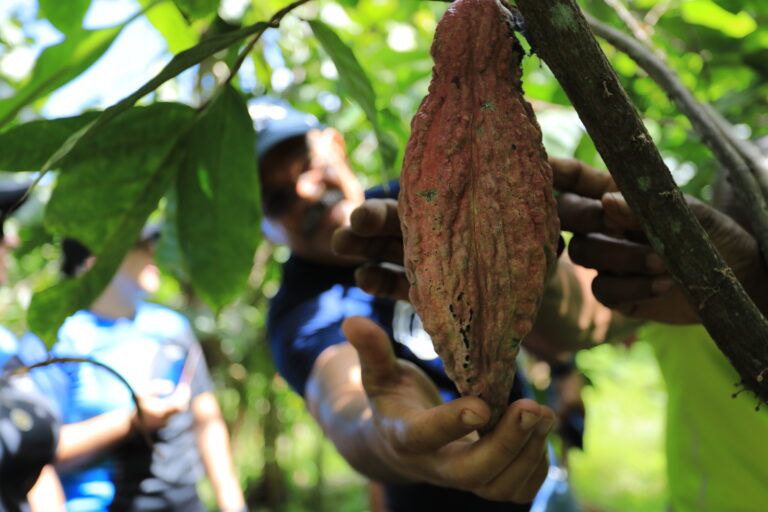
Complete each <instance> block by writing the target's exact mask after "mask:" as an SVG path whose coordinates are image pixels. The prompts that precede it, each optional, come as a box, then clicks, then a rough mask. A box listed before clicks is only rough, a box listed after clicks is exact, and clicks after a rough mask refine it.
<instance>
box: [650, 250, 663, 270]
mask: <svg viewBox="0 0 768 512" xmlns="http://www.w3.org/2000/svg"><path fill="white" fill-rule="evenodd" d="M645 266H646V267H647V268H648V270H649V271H651V272H664V271H665V270H666V269H667V267H666V266H665V265H664V260H662V259H661V256H659V255H658V254H656V253H655V252H651V253H648V255H647V256H646V257H645Z"/></svg>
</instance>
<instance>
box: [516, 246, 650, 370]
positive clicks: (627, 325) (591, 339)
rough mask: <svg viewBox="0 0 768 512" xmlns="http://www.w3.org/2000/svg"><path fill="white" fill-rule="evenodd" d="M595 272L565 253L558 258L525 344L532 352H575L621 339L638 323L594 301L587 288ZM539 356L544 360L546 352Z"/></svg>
mask: <svg viewBox="0 0 768 512" xmlns="http://www.w3.org/2000/svg"><path fill="white" fill-rule="evenodd" d="M595 274H596V273H595V272H594V271H592V270H589V269H586V268H583V267H578V266H576V265H574V264H573V263H571V261H570V260H569V259H568V258H567V256H566V255H563V256H562V257H561V258H560V260H559V261H558V266H557V269H556V273H555V275H554V276H553V277H552V279H551V280H550V281H549V283H548V285H547V288H546V290H545V293H544V297H543V298H542V303H541V307H540V309H539V314H538V316H537V318H536V323H535V324H534V326H533V330H532V332H531V334H530V335H529V336H528V337H527V338H526V345H531V346H532V348H533V350H534V351H535V352H540V351H542V350H545V349H544V348H543V347H548V348H547V349H546V350H548V351H551V352H554V353H555V354H556V353H559V352H562V351H576V350H579V349H583V348H589V347H592V346H594V345H597V344H600V343H605V342H609V343H612V342H618V341H622V340H624V339H626V338H627V337H629V336H630V335H631V334H632V333H633V332H634V331H635V330H636V329H637V328H638V327H639V326H640V325H641V322H639V321H637V320H633V319H629V318H627V317H625V316H623V315H621V314H620V313H617V312H616V311H612V310H611V309H609V308H607V307H606V306H604V305H602V304H600V302H598V301H597V299H596V298H595V296H594V295H593V294H592V289H591V283H592V279H593V278H594V276H595ZM537 347H540V348H539V349H537ZM539 355H541V356H543V357H544V358H545V359H547V358H548V355H549V354H547V353H540V354H539Z"/></svg>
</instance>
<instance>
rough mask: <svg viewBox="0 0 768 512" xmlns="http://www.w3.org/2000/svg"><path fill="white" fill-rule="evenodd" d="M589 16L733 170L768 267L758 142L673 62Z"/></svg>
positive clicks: (767, 211)
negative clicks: (696, 91)
mask: <svg viewBox="0 0 768 512" xmlns="http://www.w3.org/2000/svg"><path fill="white" fill-rule="evenodd" d="M586 19H587V22H588V23H589V26H590V27H591V28H592V30H593V31H594V32H595V34H597V35H598V36H600V37H602V38H603V39H605V40H606V41H608V42H609V43H610V44H612V45H613V46H615V47H616V48H618V49H619V50H621V51H623V52H624V53H626V54H627V55H628V56H629V57H630V58H632V60H634V61H635V62H636V63H637V64H638V65H639V66H640V67H641V68H642V69H644V70H645V71H646V72H647V73H648V75H649V76H650V77H651V78H652V79H653V80H654V81H655V82H656V83H657V84H659V86H660V87H661V88H662V89H664V91H666V93H667V94H668V95H669V97H670V98H671V99H672V101H674V102H675V104H676V105H677V107H678V108H679V109H680V111H681V112H682V113H683V114H684V115H685V116H686V117H687V118H688V119H689V120H690V121H691V125H692V126H693V128H694V130H696V132H697V133H698V134H699V135H700V136H701V138H702V140H703V141H704V143H705V144H706V145H707V146H708V147H709V149H710V150H711V151H712V153H713V154H714V155H715V157H716V158H717V159H718V161H719V162H720V163H721V164H722V165H723V166H724V167H725V168H726V169H728V170H729V174H730V178H731V182H732V183H733V185H734V189H735V191H736V194H737V195H738V198H739V201H740V202H741V204H742V205H743V206H744V208H745V210H746V212H747V214H748V216H749V218H750V222H751V225H752V230H753V232H754V234H755V238H756V239H757V241H758V243H759V245H760V249H761V254H762V256H763V262H764V264H765V265H766V267H768V205H766V197H768V183H766V180H767V179H768V166H767V165H765V163H764V158H763V157H762V155H761V153H760V150H759V149H758V148H757V146H755V145H754V144H752V143H750V142H747V141H743V140H740V139H738V138H737V137H736V136H735V135H734V133H733V132H734V129H733V126H731V125H730V123H728V121H726V120H725V119H723V118H722V117H721V116H720V115H719V114H717V113H716V112H715V111H714V109H712V108H711V107H710V106H709V105H707V104H702V103H699V102H698V101H697V100H696V98H694V97H693V94H691V91H689V90H688V88H687V87H685V85H683V83H682V82H681V81H680V79H679V78H678V77H677V75H676V74H675V73H674V72H673V71H672V70H671V69H670V68H669V66H667V64H666V63H664V62H663V61H662V60H661V59H660V58H658V57H657V56H656V55H654V54H653V53H652V52H651V51H649V50H648V49H646V48H645V47H644V46H643V45H642V44H640V43H639V42H638V41H636V40H635V39H633V38H631V37H630V36H628V35H626V34H624V33H623V32H621V31H620V30H617V29H615V28H613V27H611V26H609V25H606V24H604V23H602V22H600V21H598V20H596V19H594V18H592V17H591V16H586ZM761 178H762V179H761Z"/></svg>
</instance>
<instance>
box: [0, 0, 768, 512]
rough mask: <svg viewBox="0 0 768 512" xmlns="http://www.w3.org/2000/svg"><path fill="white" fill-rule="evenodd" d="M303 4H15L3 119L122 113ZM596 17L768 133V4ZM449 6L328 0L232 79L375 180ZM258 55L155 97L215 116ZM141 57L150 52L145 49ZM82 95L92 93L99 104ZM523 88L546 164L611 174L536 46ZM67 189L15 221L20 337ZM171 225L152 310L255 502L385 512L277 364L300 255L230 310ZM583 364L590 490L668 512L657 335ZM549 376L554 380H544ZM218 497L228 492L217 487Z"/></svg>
mask: <svg viewBox="0 0 768 512" xmlns="http://www.w3.org/2000/svg"><path fill="white" fill-rule="evenodd" d="M287 3H288V2H287V1H286V0H221V1H218V0H175V1H171V0H166V1H150V0H78V1H68V2H60V1H58V0H39V1H38V2H34V1H23V0H20V1H17V2H10V3H9V4H8V5H7V6H6V7H4V9H5V12H4V14H5V15H4V16H0V117H4V119H5V120H6V121H7V124H6V126H5V128H4V129H8V128H11V127H13V126H14V125H17V124H19V123H23V122H26V121H30V120H34V119H39V118H46V117H48V118H50V117H57V116H61V115H72V114H77V113H79V112H82V111H84V110H88V109H103V108H106V107H108V106H110V105H112V104H114V103H115V102H116V101H117V100H119V99H121V98H122V97H123V96H126V95H127V94H128V93H129V92H132V91H133V90H134V89H136V88H137V87H138V86H139V85H141V84H142V83H144V82H146V81H147V80H148V79H149V78H151V77H152V76H153V75H154V74H155V73H157V72H158V71H159V69H160V67H161V66H162V65H164V64H165V63H167V62H168V60H169V59H170V57H171V56H172V55H173V54H177V53H179V52H181V51H183V50H185V49H187V48H190V47H192V46H194V45H195V44H197V43H198V42H199V41H200V40H201V39H205V38H210V37H212V36H214V35H216V34H222V33H226V32H231V31H233V30H235V29H237V28H239V27H241V26H246V25H250V24H253V23H256V22H258V21H266V20H268V19H269V18H270V17H271V16H272V15H273V14H274V13H275V12H276V11H278V10H279V9H280V8H282V7H284V6H285V5H286V4H287ZM64 4H66V8H65V9H62V6H63V5H64ZM580 4H581V5H582V7H583V8H584V9H585V10H586V11H588V12H589V13H591V14H592V15H593V16H595V17H596V18H598V19H600V20H602V21H604V22H607V23H609V24H611V25H613V26H614V27H617V28H620V29H622V30H624V31H625V32H627V33H632V34H633V35H635V36H636V37H639V38H641V39H643V40H644V41H645V42H646V43H647V44H648V46H649V47H650V48H652V49H653V51H654V52H656V53H657V54H658V55H661V56H663V58H664V59H665V60H666V61H667V62H668V64H669V65H670V66H671V67H672V69H674V70H675V71H676V72H677V73H678V75H679V77H680V79H681V80H682V81H683V83H685V84H686V85H687V86H688V87H689V88H690V89H691V90H692V91H693V92H694V95H695V96H696V97H697V98H698V99H699V100H700V101H704V102H708V103H710V104H711V105H712V106H714V108H715V109H716V110H717V111H719V112H720V113H721V114H723V115H724V116H725V117H726V118H727V119H728V120H730V121H731V122H732V123H733V124H734V125H736V127H737V130H738V132H739V135H740V136H741V137H743V138H757V137H759V136H762V135H765V134H766V133H768V109H766V102H768V3H765V2H763V1H762V0H658V1H657V0H582V1H581V2H580ZM446 8H447V5H446V4H444V3H439V2H426V1H419V0H338V1H331V0H312V1H310V2H308V3H306V4H305V5H303V6H301V7H300V8H298V9H295V10H294V11H293V12H292V13H291V14H289V15H287V16H286V17H285V18H284V19H283V20H282V22H281V23H280V26H279V28H278V29H268V30H267V31H266V32H265V33H264V34H263V36H262V37H261V39H260V41H259V42H258V44H256V46H255V48H254V49H253V51H251V52H250V54H249V55H248V57H247V59H246V61H245V62H244V64H243V66H242V68H241V69H240V71H239V73H238V75H237V77H236V78H235V80H234V83H235V84H236V86H237V87H238V88H239V90H240V91H241V92H243V94H244V95H245V97H246V99H248V98H254V97H258V96H261V95H263V94H273V95H277V96H281V97H284V98H286V99H287V100H289V101H290V102H292V103H293V104H294V105H295V106H296V107H297V108H300V109H303V110H306V111H308V112H312V113H313V114H315V115H316V116H317V117H318V118H319V119H320V120H321V121H323V122H324V123H327V124H329V125H332V126H335V127H337V128H339V129H340V130H341V131H342V132H343V133H344V135H345V138H346V143H347V146H348V150H349V154H350V157H351V160H352V164H353V167H354V168H355V170H356V171H357V173H358V175H359V176H360V177H361V179H362V180H363V181H364V183H365V184H366V185H374V184H377V183H379V182H381V181H382V180H383V179H385V178H394V177H396V176H397V174H398V172H399V171H398V170H399V166H400V162H401V159H402V153H403V149H404V147H405V143H406V141H407V137H408V134H409V122H410V119H411V117H412V116H413V114H414V112H415V111H416V108H417V106H418V104H419V102H420V101H421V99H422V97H423V96H424V94H425V92H426V89H427V86H428V83H429V79H430V74H431V66H432V61H431V59H430V57H429V47H430V44H431V41H432V36H433V33H434V28H435V25H436V23H437V20H438V19H439V17H440V15H441V14H442V12H443V11H444V10H445V9H446ZM142 9H144V10H142ZM104 10H109V11H110V12H112V13H113V14H114V13H115V12H117V13H122V14H118V15H116V16H118V18H119V19H118V20H116V21H115V19H114V18H115V16H113V17H112V18H113V20H112V21H111V22H109V23H106V24H105V25H102V26H93V25H94V24H95V25H98V20H97V21H96V22H93V21H90V22H88V20H89V19H91V20H92V19H93V18H94V16H92V15H93V13H94V12H96V11H98V12H103V11H104ZM89 16H90V18H89ZM120 16H122V17H120ZM84 20H85V21H86V22H87V23H86V25H88V24H89V23H90V26H88V27H87V30H86V29H84V28H83V23H84ZM309 20H320V21H321V22H322V23H324V24H325V25H326V26H327V27H330V29H331V30H332V31H333V32H334V33H335V34H336V35H337V36H338V38H340V40H341V41H342V42H343V43H345V44H346V45H347V46H348V47H349V48H351V49H352V51H353V52H354V55H355V56H356V57H357V60H358V62H359V63H360V65H361V66H362V69H363V70H364V72H365V74H366V75H367V77H368V78H369V80H370V83H371V86H372V90H373V92H374V93H375V106H376V110H377V112H376V113H375V116H376V124H378V132H379V133H378V137H377V133H376V132H377V126H376V125H375V124H374V123H372V122H371V119H370V115H367V113H366V111H365V109H364V108H362V107H361V104H360V103H358V102H357V101H354V98H355V91H352V90H350V81H349V80H345V78H349V74H348V73H350V71H349V69H347V68H344V69H338V68H337V67H336V66H335V65H334V60H333V58H332V55H329V53H327V49H326V48H325V47H324V46H323V45H322V44H321V43H320V42H319V40H318V39H317V38H316V37H315V35H314V33H313V28H312V27H311V26H310V24H309V22H308V21H309ZM140 23H144V24H146V26H148V27H151V28H150V30H151V31H153V35H152V37H155V38H156V39H157V40H158V41H160V42H161V45H160V51H156V52H154V53H147V54H146V55H141V54H140V55H138V58H137V59H134V61H136V62H138V63H139V64H138V65H136V64H133V65H131V64H130V63H129V62H128V61H127V60H126V59H125V57H124V54H123V56H121V55H120V54H118V50H117V47H118V44H117V43H119V42H120V40H121V38H128V34H129V32H130V31H131V30H132V27H133V26H134V25H136V24H140ZM132 37H135V35H133V36H132ZM113 41H117V42H113ZM128 44H129V46H130V44H131V43H130V42H129V43H128ZM243 44H244V42H240V43H237V44H234V45H232V46H231V47H229V48H228V49H226V50H223V51H221V52H219V53H216V54H215V55H214V56H213V57H210V58H207V59H205V60H204V61H203V62H202V63H201V64H200V65H198V66H195V67H194V68H192V70H190V71H188V72H185V73H182V74H181V75H179V76H178V77H177V78H176V79H174V80H171V81H169V82H167V83H165V84H164V85H162V86H160V87H159V88H157V89H156V90H155V91H154V92H152V93H151V94H149V95H147V96H146V97H144V98H143V99H142V100H141V101H140V104H149V103H153V102H156V101H180V102H183V103H187V104H189V105H191V106H193V107H197V106H199V105H200V104H201V103H203V102H204V101H206V100H207V99H209V98H210V96H211V94H212V92H213V91H214V90H215V88H216V86H217V85H218V84H220V83H221V82H222V80H224V79H225V78H226V76H227V74H228V69H229V67H230V66H232V64H233V62H234V61H235V58H236V56H237V54H238V52H240V51H242V48H243ZM602 44H603V48H604V51H605V52H606V54H607V55H608V57H609V58H610V60H611V63H612V64H613V66H614V68H615V69H616V71H617V73H618V74H619V77H620V79H621V81H622V83H623V84H624V86H625V88H626V90H627V92H628V93H629V94H630V96H631V98H632V100H633V101H634V103H635V105H636V106H637V108H638V110H639V111H640V112H641V114H642V115H643V117H644V119H645V121H646V123H647V125H648V127H649V130H650V132H651V134H652V135H653V137H654V140H655V142H656V144H657V146H658V147H659V149H660V150H661V152H662V154H663V156H664V157H665V159H666V161H667V163H668V165H669V167H670V169H671V170H672V172H673V174H674V177H675V179H676V180H677V182H678V184H679V185H680V186H681V187H682V188H683V190H684V191H685V192H687V193H690V194H693V195H696V196H698V197H700V198H703V199H705V200H708V199H710V198H711V195H712V186H711V185H712V181H713V178H714V175H715V172H716V170H717V164H716V163H715V162H714V160H713V158H712V156H711V155H710V153H709V151H708V150H707V149H706V148H705V146H704V145H703V144H702V143H701V141H700V140H699V138H698V137H697V136H696V135H695V134H694V133H693V132H692V130H691V125H690V123H689V122H688V120H687V119H686V118H685V117H684V116H682V115H681V114H680V113H679V112H678V110H677V109H676V107H675V106H674V105H673V104H672V102H671V101H670V99H669V98H668V96H667V94H666V93H665V92H664V91H663V90H661V89H660V88H659V87H658V86H657V85H656V84H655V83H654V82H653V81H652V80H651V79H650V78H649V77H648V76H647V75H646V74H645V73H644V72H643V70H641V69H640V68H638V66H637V65H636V64H635V62H633V61H632V60H631V59H630V58H628V57H627V56H626V55H624V54H622V53H621V52H618V51H616V50H615V49H614V48H612V47H611V46H610V45H608V44H606V43H602ZM46 48H48V50H45V49H46ZM141 48H142V46H141V44H136V46H135V52H140V50H141ZM54 50H55V51H54ZM331 50H332V49H331ZM134 57H136V55H134ZM121 59H122V60H121ZM110 63H111V64H110ZM110 65H111V66H112V67H111V68H110V67H109V66H110ZM121 65H123V66H126V67H128V71H129V72H130V75H123V76H128V78H124V79H120V78H117V77H114V76H110V74H109V71H106V72H102V73H101V75H94V74H93V73H94V71H93V70H94V69H96V68H98V69H108V70H110V69H111V70H115V69H117V68H118V67H119V66H121ZM573 65H575V66H578V65H579V63H578V62H574V63H573ZM131 66H134V67H131ZM80 75H82V76H80ZM78 76H80V78H78ZM73 80H74V82H79V83H81V88H80V89H79V92H76V93H75V92H72V91H71V89H70V90H69V92H67V91H68V90H67V87H69V86H70V85H71V84H70V82H71V81H73ZM120 80H123V81H124V82H129V83H128V84H127V85H126V84H125V83H121V82H120ZM132 80H133V81H135V84H133V82H132ZM83 82H85V84H86V86H85V88H87V89H88V92H89V95H85V96H83V94H84V93H83V92H82V90H83V87H82V83H83ZM352 86H354V84H353V85H352ZM125 87H130V88H129V89H128V90H126V89H125ZM524 87H525V92H526V95H527V97H528V99H529V101H531V102H532V104H533V105H534V107H535V109H536V111H537V114H538V118H539V122H540V124H541V126H542V129H543V132H544V139H545V145H546V147H547V149H548V151H549V152H550V153H551V154H553V155H556V156H575V157H577V158H580V159H582V160H584V161H586V162H588V163H591V164H593V165H596V166H600V165H601V161H600V157H599V155H598V154H597V152H596V151H595V148H594V145H593V144H592V143H591V141H590V140H589V138H588V137H587V136H586V134H585V132H584V130H583V128H582V127H581V125H580V123H579V121H578V118H577V116H576V115H575V114H574V112H573V110H572V109H571V108H570V106H569V102H568V99H567V98H566V96H565V95H564V93H563V92H562V90H561V89H560V88H559V86H558V84H557V82H556V81H555V80H554V79H553V77H552V75H551V74H550V72H549V71H548V69H547V67H546V66H545V65H544V64H543V63H542V61H541V60H540V59H539V58H538V57H537V56H536V55H535V53H532V54H530V55H529V56H528V57H526V58H525V61H524ZM121 91H122V92H121ZM116 94H117V95H118V96H117V97H115V95H116ZM78 95H79V96H78ZM72 98H75V99H77V100H78V101H77V102H76V101H73V99H72ZM72 105H75V106H74V107H72ZM368 114H370V112H369V113H368ZM382 137H383V138H382ZM385 139H386V140H390V141H392V144H393V147H394V148H397V155H396V157H395V156H394V155H390V157H389V158H392V157H394V163H391V164H390V165H383V162H387V161H388V160H387V157H386V155H385V158H384V159H382V157H381V156H380V155H381V153H380V152H379V151H378V149H379V141H381V140H385ZM626 164H627V165H628V166H631V165H632V162H627V163H626ZM29 170H30V171H33V170H34V169H29ZM14 176H15V177H14V178H8V179H18V174H16V175H14ZM54 188H55V178H49V177H46V178H45V179H44V180H43V181H42V182H41V184H40V186H38V187H37V189H36V191H35V194H34V196H33V198H32V201H30V203H29V204H28V205H27V206H25V207H24V209H23V210H22V211H20V213H19V215H18V216H17V217H16V218H15V219H12V220H11V221H9V224H10V226H9V231H10V232H11V233H13V232H16V233H17V234H18V236H19V238H20V246H19V248H18V249H17V250H16V251H15V257H14V258H13V260H12V261H11V268H10V285H9V286H6V287H4V288H3V289H2V290H0V308H2V312H3V313H2V314H3V316H2V318H3V320H2V322H3V324H4V325H5V326H7V327H8V328H10V329H11V330H13V331H15V332H16V333H17V334H21V333H23V332H24V331H25V330H26V328H27V325H26V320H25V310H26V308H27V306H28V305H29V303H30V300H31V297H32V295H33V293H34V291H36V290H40V289H43V288H46V287H47V286H50V285H52V284H53V283H54V282H56V280H57V279H58V245H57V244H58V240H56V239H54V237H53V236H52V235H50V234H49V233H48V231H47V230H46V227H45V225H44V223H43V213H42V212H43V205H44V203H45V202H46V200H47V199H48V197H49V196H50V194H51V190H53V189H54ZM174 202H175V199H174V197H172V196H171V195H169V196H167V197H166V198H164V199H163V200H162V201H161V203H160V208H159V209H160V210H164V209H167V211H166V215H167V217H170V216H171V215H172V213H173V208H166V207H168V206H172V205H173V204H174ZM173 230H174V225H173V223H170V224H169V227H168V230H167V231H166V236H165V237H164V239H163V242H162V245H161V248H160V251H159V254H158V258H159V260H160V263H161V265H162V267H163V270H164V280H163V286H162V289H161V291H160V292H159V293H158V294H157V296H156V297H154V298H153V300H155V301H157V302H160V303H162V304H166V305H168V306H170V307H172V308H174V309H177V310H179V311H181V312H183V313H184V314H185V315H187V316H188V317H189V318H190V319H191V321H192V323H193V325H194V327H195V329H196V330H197V332H198V335H199V337H200V339H201V341H202V343H203V346H204V348H205V352H206V356H207V358H208V361H209V364H210V366H211V369H212V373H213V375H214V377H215V380H216V384H217V388H218V396H219V399H220V402H221V405H222V408H223V411H224V413H225V416H226V418H227V421H228V422H229V425H230V428H231V431H232V435H233V447H234V454H235V459H236V462H237V466H238V470H239V474H240V478H241V481H242V484H243V488H244V489H245V490H246V495H247V499H248V501H249V503H250V505H251V508H252V509H253V510H286V511H290V510H297V511H298V510H319V511H323V510H326V511H331V510H333V511H347V510H348V511H357V510H367V509H368V507H369V505H368V489H367V486H366V482H365V481H364V479H362V478H361V477H359V476H358V475H356V474H355V473H354V472H353V471H352V470H351V469H350V468H349V467H348V466H347V465H346V464H345V463H344V462H343V460H342V459H341V458H340V457H339V456H338V455H337V454H336V453H335V451H334V449H333V447H332V446H331V445H329V444H328V443H327V442H324V441H323V440H322V439H323V436H322V433H321V432H320V431H319V429H318V427H317V426H316V425H315V424H314V423H313V421H312V420H311V418H310V417H309V416H308V414H307V413H306V412H305V411H304V407H303V402H302V400H301V399H300V398H299V397H298V396H297V395H295V394H294V393H293V392H292V391H291V390H290V389H289V388H288V387H287V385H286V384H285V383H284V382H283V381H282V380H281V379H280V378H279V377H278V376H276V375H275V371H274V368H273V366H272V365H271V363H270V357H269V353H268V349H267V347H266V343H265V332H264V327H265V319H266V313H267V305H268V300H269V298H270V297H272V296H273V295H274V293H275V292H276V290H277V287H278V283H279V272H280V270H279V264H280V263H281V262H283V261H285V259H286V258H287V256H288V252H287V250H286V249H285V248H280V247H274V246H272V245H271V244H269V243H268V242H267V241H264V240H262V241H260V243H259V246H258V249H257V250H256V253H255V257H254V265H253V268H252V269H251V272H250V276H249V278H248V287H247V288H246V290H245V291H244V292H243V293H242V294H241V295H240V296H239V297H238V298H237V299H236V300H235V301H234V302H233V303H231V304H230V305H228V306H226V307H224V308H222V309H221V310H220V311H219V312H218V313H217V314H214V313H213V312H212V311H211V309H210V308H208V307H207V306H206V305H205V304H204V303H203V302H202V301H201V300H200V299H199V297H198V296H197V295H196V294H195V292H194V291H193V287H192V286H191V284H190V282H189V279H188V277H187V276H188V273H187V272H186V271H185V268H184V265H183V264H182V262H181V259H180V256H179V250H178V246H177V244H176V239H175V234H174V232H173ZM578 364H579V366H580V368H581V369H582V371H583V372H584V373H585V374H586V375H587V376H588V377H589V379H590V381H591V386H589V387H588V388H587V389H586V390H585V393H584V395H585V401H586V405H587V434H586V441H585V449H584V451H583V452H576V451H574V452H572V453H571V454H570V456H569V461H570V473H571V477H572V480H573V482H574V484H575V488H576V491H577V493H578V495H579V497H580V498H581V500H582V501H583V502H584V503H585V505H586V506H587V507H588V508H589V509H591V510H604V511H622V512H631V511H638V512H640V511H643V512H653V511H662V510H665V494H664V493H665V484H664V480H665V479H664V459H663V452H662V446H663V439H662V436H663V408H664V402H665V395H664V390H663V385H662V383H661V380H660V377H659V373H658V371H657V369H656V364H655V359H654V357H653V353H652V350H651V349H650V347H649V346H648V345H646V344H645V343H643V342H642V340H641V341H639V342H637V343H635V344H633V345H632V346H631V347H629V348H628V347H624V346H602V347H597V348H595V349H592V350H590V351H585V352H583V353H581V354H579V357H578ZM542 382H543V383H542V384H541V385H546V379H544V380H543V381H542ZM207 496H208V498H210V497H211V495H210V492H208V493H207Z"/></svg>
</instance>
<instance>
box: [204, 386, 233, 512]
mask: <svg viewBox="0 0 768 512" xmlns="http://www.w3.org/2000/svg"><path fill="white" fill-rule="evenodd" d="M192 414H193V416H194V418H195V434H196V435H197V446H198V448H199V449H200V457H201V458H202V460H203V465H204V466H205V472H206V474H207V475H208V478H209V479H210V481H211V485H212V486H213V490H214V493H215V494H216V503H217V504H218V506H219V509H220V510H222V511H226V512H234V511H242V510H245V498H244V497H243V491H242V489H241V488H240V482H239V481H238V479H237V475H236V474H235V469H234V464H233V462H232V451H231V449H230V445H229V433H228V432H227V425H226V424H225V423H224V419H223V418H222V417H221V409H220V408H219V404H218V402H217V401H216V397H215V396H214V394H213V393H211V392H204V393H201V394H199V395H197V396H196V397H195V398H194V399H193V400H192Z"/></svg>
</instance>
